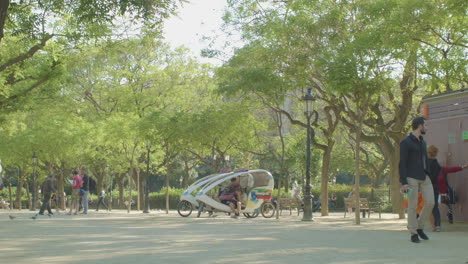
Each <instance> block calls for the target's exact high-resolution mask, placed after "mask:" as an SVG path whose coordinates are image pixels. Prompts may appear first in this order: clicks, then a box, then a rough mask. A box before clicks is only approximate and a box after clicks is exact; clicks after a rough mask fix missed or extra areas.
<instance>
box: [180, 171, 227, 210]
mask: <svg viewBox="0 0 468 264" xmlns="http://www.w3.org/2000/svg"><path fill="white" fill-rule="evenodd" d="M232 174H234V172H225V173H216V174H211V175H208V176H205V177H203V178H201V179H198V180H197V181H195V182H194V183H192V184H191V185H190V186H189V187H187V189H186V190H185V191H184V192H183V193H182V195H181V196H180V202H179V204H178V205H177V212H178V213H179V215H180V216H182V217H188V216H190V214H192V210H193V209H197V210H198V206H199V204H198V201H197V199H195V195H196V194H197V192H198V191H200V190H201V189H202V188H203V187H204V186H205V185H207V184H209V183H210V182H213V181H216V180H217V179H220V178H224V177H228V176H229V175H232Z"/></svg>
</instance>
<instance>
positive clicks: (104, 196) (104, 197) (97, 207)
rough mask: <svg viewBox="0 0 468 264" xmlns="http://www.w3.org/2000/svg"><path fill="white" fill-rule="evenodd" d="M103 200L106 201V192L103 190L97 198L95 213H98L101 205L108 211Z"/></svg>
mask: <svg viewBox="0 0 468 264" xmlns="http://www.w3.org/2000/svg"><path fill="white" fill-rule="evenodd" d="M104 199H106V192H105V191H104V190H103V191H102V192H101V195H100V196H99V201H98V204H97V206H96V212H97V211H99V206H100V205H101V204H102V206H104V207H105V208H106V210H109V208H107V205H106V204H105V203H104Z"/></svg>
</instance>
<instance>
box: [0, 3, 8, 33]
mask: <svg viewBox="0 0 468 264" xmlns="http://www.w3.org/2000/svg"><path fill="white" fill-rule="evenodd" d="M9 5H10V0H2V1H0V41H2V39H3V36H4V35H3V32H4V28H5V21H6V19H7V17H8V6H9Z"/></svg>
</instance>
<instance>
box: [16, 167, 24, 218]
mask: <svg viewBox="0 0 468 264" xmlns="http://www.w3.org/2000/svg"><path fill="white" fill-rule="evenodd" d="M22 176H23V175H22V171H21V170H20V171H19V175H18V184H17V185H16V202H15V203H16V208H18V210H20V211H21V208H22V205H21V194H22V192H23V177H22Z"/></svg>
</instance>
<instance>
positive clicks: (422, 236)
mask: <svg viewBox="0 0 468 264" xmlns="http://www.w3.org/2000/svg"><path fill="white" fill-rule="evenodd" d="M416 231H417V232H418V235H419V237H420V238H422V239H424V240H429V237H428V236H427V235H426V234H424V232H423V230H422V229H418V230H416Z"/></svg>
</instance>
